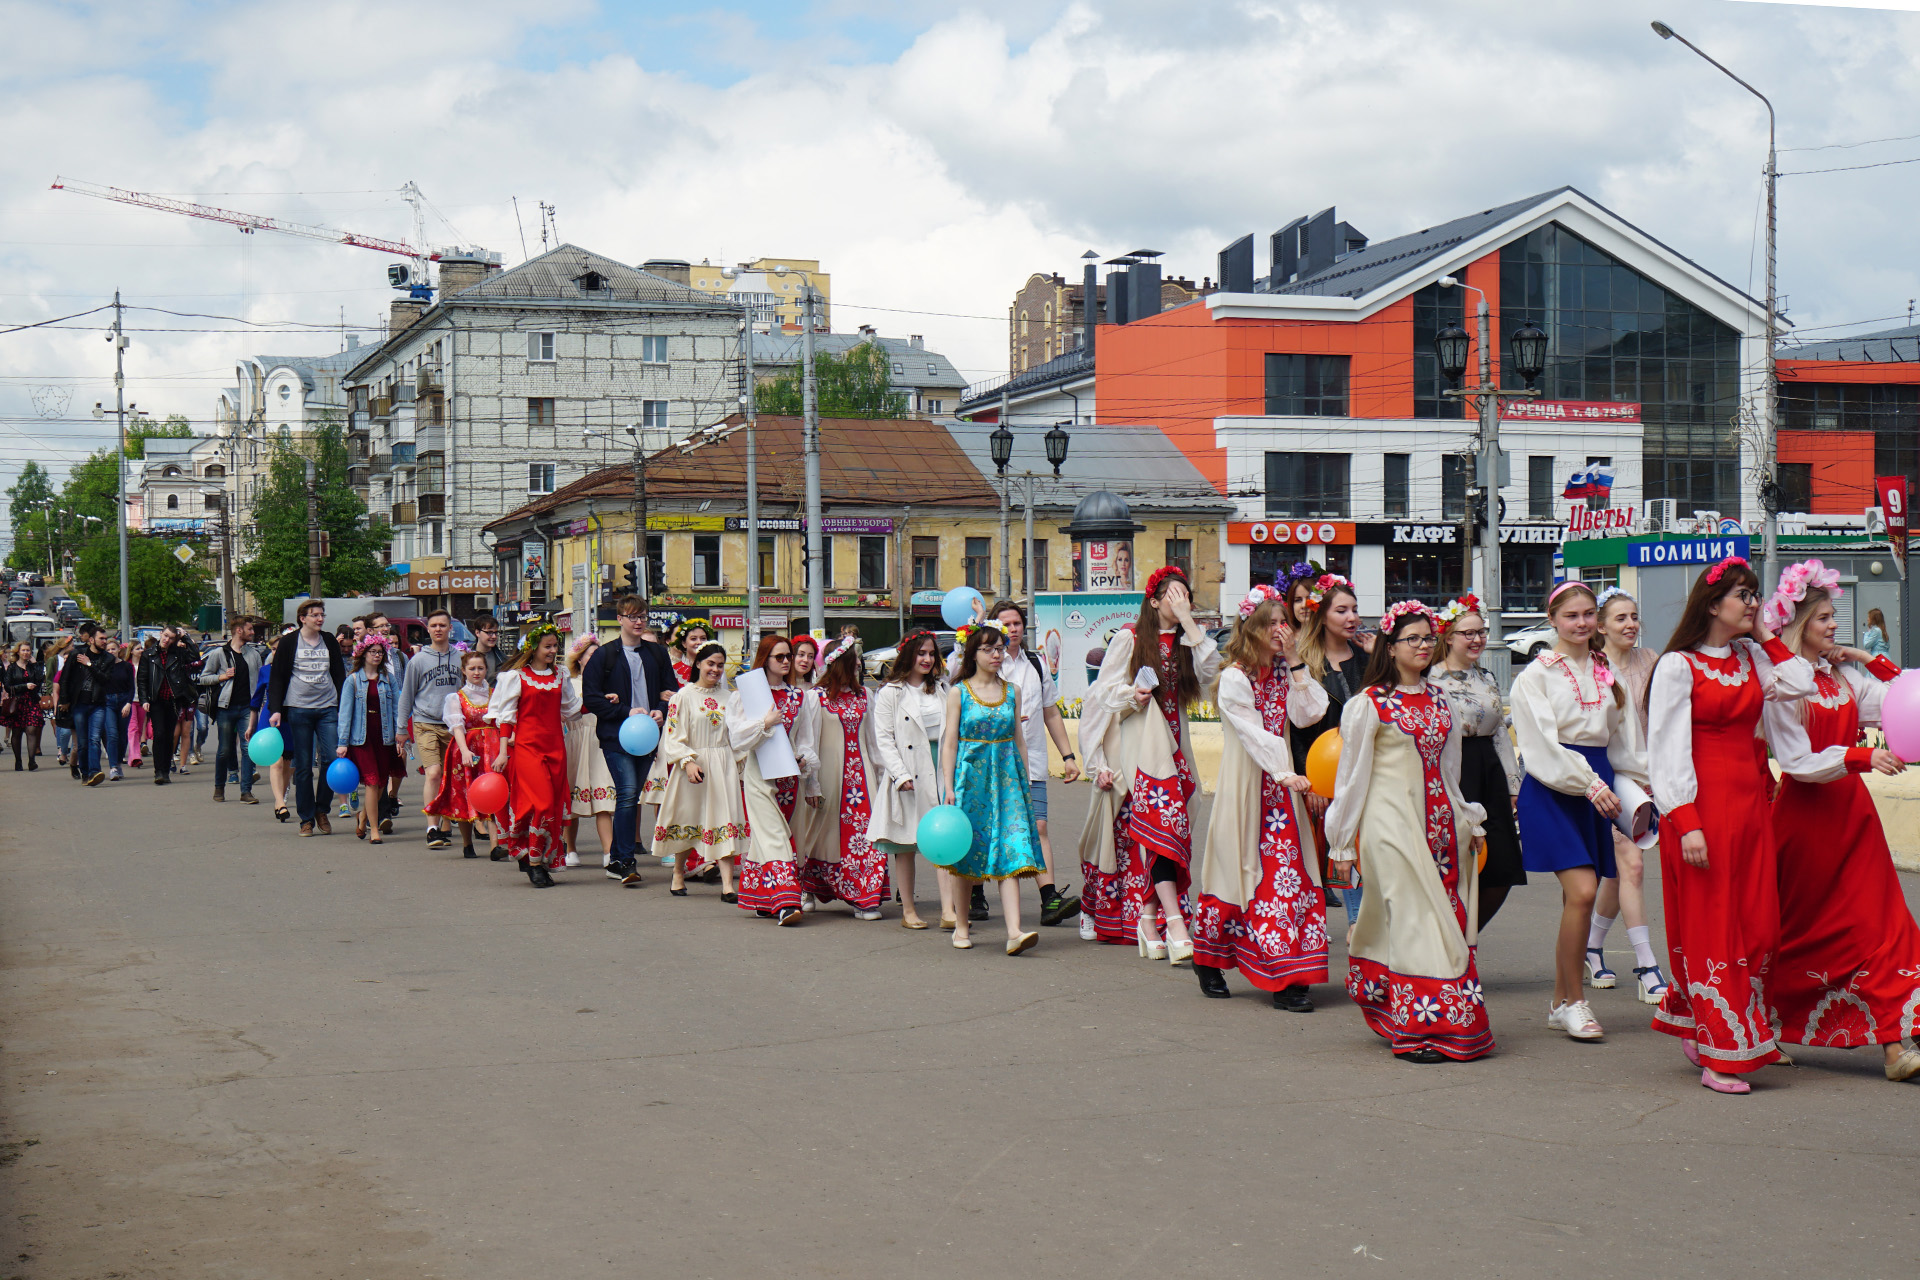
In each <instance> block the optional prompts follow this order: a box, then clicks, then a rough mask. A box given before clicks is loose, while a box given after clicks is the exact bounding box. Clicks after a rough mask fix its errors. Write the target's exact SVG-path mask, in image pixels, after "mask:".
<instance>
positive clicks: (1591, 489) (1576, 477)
mask: <svg viewBox="0 0 1920 1280" xmlns="http://www.w3.org/2000/svg"><path fill="white" fill-rule="evenodd" d="M1612 494H1613V467H1612V466H1611V465H1610V464H1608V463H1604V462H1596V463H1594V464H1592V465H1591V466H1586V467H1582V468H1580V469H1579V470H1578V471H1576V472H1574V473H1573V475H1571V476H1570V477H1568V479H1567V487H1566V488H1565V489H1564V490H1562V491H1561V494H1560V496H1561V497H1563V498H1606V497H1611V496H1612Z"/></svg>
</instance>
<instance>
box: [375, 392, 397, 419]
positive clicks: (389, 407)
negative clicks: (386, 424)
mask: <svg viewBox="0 0 1920 1280" xmlns="http://www.w3.org/2000/svg"><path fill="white" fill-rule="evenodd" d="M373 416H374V417H376V418H391V417H392V416H393V397H392V396H375V397H374V398H373Z"/></svg>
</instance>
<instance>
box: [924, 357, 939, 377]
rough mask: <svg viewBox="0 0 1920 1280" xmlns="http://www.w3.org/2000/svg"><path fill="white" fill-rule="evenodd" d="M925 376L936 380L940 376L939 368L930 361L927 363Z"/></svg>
mask: <svg viewBox="0 0 1920 1280" xmlns="http://www.w3.org/2000/svg"><path fill="white" fill-rule="evenodd" d="M927 376H928V377H929V378H937V377H939V376H940V367H939V366H938V365H936V364H934V362H933V361H931V360H929V361H927Z"/></svg>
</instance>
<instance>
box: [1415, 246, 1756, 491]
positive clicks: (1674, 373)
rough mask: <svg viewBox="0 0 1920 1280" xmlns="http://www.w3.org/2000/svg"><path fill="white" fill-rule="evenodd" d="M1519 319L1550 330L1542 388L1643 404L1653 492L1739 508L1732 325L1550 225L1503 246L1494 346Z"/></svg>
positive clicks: (1736, 352) (1646, 480)
mask: <svg viewBox="0 0 1920 1280" xmlns="http://www.w3.org/2000/svg"><path fill="white" fill-rule="evenodd" d="M1449 292H1452V291H1449ZM1527 323H1531V324H1535V325H1538V326H1539V327H1540V328H1541V329H1543V330H1544V331H1545V332H1546V334H1547V339H1548V347H1547V363H1546V370H1545V372H1544V373H1543V374H1542V375H1541V377H1540V379H1539V381H1538V383H1537V384H1536V385H1538V386H1539V387H1540V388H1541V389H1542V390H1543V392H1544V394H1545V398H1547V399H1549V400H1614V401H1627V402H1638V403H1639V405H1640V415H1641V421H1642V422H1643V423H1644V426H1645V429H1644V436H1643V441H1642V446H1641V447H1642V454H1641V461H1642V468H1643V470H1642V489H1643V492H1644V495H1645V497H1646V498H1647V499H1648V500H1649V501H1651V500H1653V499H1656V498H1675V499H1678V500H1679V504H1680V510H1681V511H1682V512H1691V511H1694V510H1710V511H1718V512H1720V513H1721V514H1722V515H1726V516H1738V515H1739V514H1740V438H1739V429H1738V425H1737V422H1738V417H1739V413H1740V335H1739V333H1737V332H1736V331H1735V330H1733V329H1732V328H1730V327H1729V326H1727V325H1725V324H1722V323H1721V322H1720V321H1718V320H1716V319H1714V318H1713V317H1712V316H1710V315H1708V314H1707V313H1706V312H1704V311H1702V310H1701V309H1700V308H1698V307H1696V306H1694V305H1693V304H1692V303H1690V302H1688V301H1686V300H1685V299H1683V298H1680V297H1678V296H1676V295H1674V294H1672V293H1670V292H1668V291H1667V290H1666V289H1663V288H1662V287H1660V286H1659V285H1657V284H1655V283H1654V282H1653V281H1651V280H1649V279H1647V278H1646V277H1645V276H1643V275H1641V274H1640V273H1639V272H1637V271H1634V270H1633V269H1632V268H1630V267H1627V266H1625V265H1623V264H1622V263H1620V262H1619V261H1617V260H1616V259H1614V258H1613V257H1611V256H1610V255H1608V254H1606V253H1604V252H1602V251H1601V250H1599V249H1597V248H1595V247H1594V246H1593V245H1591V244H1588V243H1587V242H1586V241H1585V240H1582V239H1581V238H1580V237H1578V236H1576V235H1574V234H1573V233H1572V232H1570V231H1567V230H1566V229H1565V228H1563V227H1561V226H1558V225H1557V224H1549V225H1547V226H1544V227H1541V228H1539V229H1538V230H1535V231H1533V232H1530V233H1528V234H1527V235H1526V236H1523V237H1522V238H1520V239H1519V240H1515V241H1513V242H1511V243H1509V244H1507V245H1505V246H1504V247H1502V249H1501V250H1500V329H1501V333H1500V335H1499V344H1500V346H1499V349H1500V350H1501V351H1502V352H1505V351H1506V350H1507V349H1508V341H1507V335H1508V334H1509V333H1511V332H1512V331H1513V330H1515V329H1517V328H1519V327H1520V326H1521V325H1522V324H1527ZM1501 376H1502V381H1503V383H1504V385H1507V386H1513V387H1517V386H1520V385H1521V382H1520V379H1519V378H1518V377H1517V376H1515V375H1513V374H1511V373H1509V372H1506V371H1505V370H1503V371H1502V375H1501Z"/></svg>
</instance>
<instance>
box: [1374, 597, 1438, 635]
mask: <svg viewBox="0 0 1920 1280" xmlns="http://www.w3.org/2000/svg"><path fill="white" fill-rule="evenodd" d="M1410 615H1411V616H1417V617H1421V618H1425V619H1426V620H1427V621H1428V622H1429V623H1431V622H1432V621H1433V610H1431V609H1429V608H1427V606H1425V605H1424V604H1421V603H1420V602H1419V601H1418V600H1402V601H1400V602H1399V603H1397V604H1391V605H1388V606H1387V611H1386V612H1385V613H1383V614H1381V615H1380V634H1381V635H1382V636H1390V635H1392V634H1393V626H1394V624H1395V623H1396V622H1398V621H1400V619H1402V618H1405V617H1408V616H1410Z"/></svg>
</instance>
